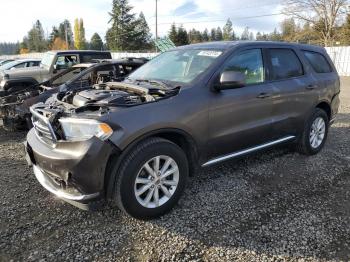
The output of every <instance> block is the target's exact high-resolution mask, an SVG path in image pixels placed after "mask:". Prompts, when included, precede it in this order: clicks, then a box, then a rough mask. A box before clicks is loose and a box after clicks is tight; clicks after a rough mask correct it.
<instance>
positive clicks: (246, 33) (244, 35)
mask: <svg viewBox="0 0 350 262" xmlns="http://www.w3.org/2000/svg"><path fill="white" fill-rule="evenodd" d="M241 40H249V27H245V28H244V30H243V33H242V35H241Z"/></svg>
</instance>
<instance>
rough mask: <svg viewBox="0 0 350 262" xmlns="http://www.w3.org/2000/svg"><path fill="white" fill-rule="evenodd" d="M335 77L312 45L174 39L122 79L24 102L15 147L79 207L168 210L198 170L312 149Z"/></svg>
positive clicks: (334, 92) (326, 120)
mask: <svg viewBox="0 0 350 262" xmlns="http://www.w3.org/2000/svg"><path fill="white" fill-rule="evenodd" d="M339 92H340V82H339V76H338V74H337V72H336V70H335V68H334V65H333V64H332V61H331V60H330V58H329V56H328V55H327V53H326V51H325V50H324V49H323V48H321V47H316V46H311V45H300V44H289V43H277V42H276V43H275V42H257V41H256V42H248V41H244V42H239V41H238V42H212V43H202V44H195V45H189V46H182V47H178V48H175V49H172V50H169V51H167V52H165V53H162V54H160V55H159V56H157V57H155V58H154V59H152V60H151V61H150V62H148V63H147V64H145V65H143V66H141V67H140V68H139V69H137V70H136V71H134V72H133V73H132V74H130V75H129V77H128V78H126V79H125V80H124V81H122V82H107V83H102V84H95V85H94V86H93V87H92V88H91V89H88V90H66V91H65V90H61V91H60V92H59V93H58V94H56V95H54V96H53V97H51V98H50V99H49V100H48V101H47V102H46V103H39V104H36V105H34V106H32V107H31V109H30V110H31V113H32V122H33V128H32V129H31V130H30V131H29V133H28V135H27V141H26V143H25V148H26V156H27V161H28V163H29V165H31V166H33V169H34V174H35V176H36V178H37V180H38V181H39V182H40V184H41V185H42V186H43V187H44V188H46V189H47V190H48V191H50V192H51V193H53V194H54V195H56V196H57V197H59V198H61V199H63V200H65V201H67V202H69V203H71V204H73V205H75V206H78V207H80V208H82V209H85V210H91V209H96V208H98V207H100V206H101V205H104V204H106V203H107V204H108V206H111V207H118V208H120V209H121V210H123V211H124V212H126V213H127V214H129V215H131V216H133V217H135V218H139V219H150V218H155V217H158V216H161V215H162V214H164V213H166V212H168V211H169V210H170V209H171V208H172V207H173V206H174V205H175V204H176V203H177V202H178V200H179V198H180V196H181V195H182V193H183V191H184V189H185V185H186V180H187V179H188V177H189V176H190V175H192V174H194V173H195V171H196V170H197V169H198V168H200V167H207V166H211V165H215V164H218V163H221V162H222V161H225V160H229V159H234V158H238V157H242V156H245V155H247V154H249V153H253V152H257V151H260V150H263V149H267V148H270V147H273V146H277V145H288V144H289V145H290V144H291V145H294V146H295V148H296V150H298V151H299V152H300V153H303V154H305V155H314V154H316V153H318V152H319V151H320V150H321V149H322V148H323V146H324V144H325V142H326V138H327V135H328V129H329V127H330V125H331V124H332V122H333V121H334V119H335V116H336V114H337V112H338V106H339Z"/></svg>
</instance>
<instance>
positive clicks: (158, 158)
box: [153, 156, 160, 172]
mask: <svg viewBox="0 0 350 262" xmlns="http://www.w3.org/2000/svg"><path fill="white" fill-rule="evenodd" d="M159 162H160V157H159V156H157V157H155V158H154V166H153V169H154V172H158V171H159Z"/></svg>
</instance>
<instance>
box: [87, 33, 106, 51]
mask: <svg viewBox="0 0 350 262" xmlns="http://www.w3.org/2000/svg"><path fill="white" fill-rule="evenodd" d="M90 49H92V50H102V49H103V42H102V39H101V37H100V35H99V34H98V33H94V34H93V36H92V37H91V41H90Z"/></svg>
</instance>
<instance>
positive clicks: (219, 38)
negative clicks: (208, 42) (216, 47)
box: [215, 27, 223, 41]
mask: <svg viewBox="0 0 350 262" xmlns="http://www.w3.org/2000/svg"><path fill="white" fill-rule="evenodd" d="M222 39H223V37H222V30H221V28H220V27H218V28H217V29H216V32H215V40H216V41H222Z"/></svg>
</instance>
